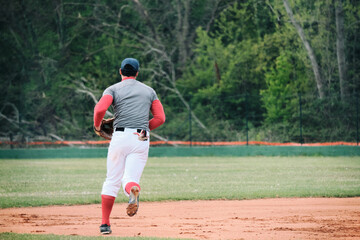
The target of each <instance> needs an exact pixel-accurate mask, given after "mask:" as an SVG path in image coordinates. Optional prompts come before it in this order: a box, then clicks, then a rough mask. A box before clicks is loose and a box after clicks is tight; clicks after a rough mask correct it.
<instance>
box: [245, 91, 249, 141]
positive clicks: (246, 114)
mask: <svg viewBox="0 0 360 240" xmlns="http://www.w3.org/2000/svg"><path fill="white" fill-rule="evenodd" d="M247 106H248V95H247V93H246V94H245V122H246V145H247V146H248V145H249V126H248V109H247Z"/></svg>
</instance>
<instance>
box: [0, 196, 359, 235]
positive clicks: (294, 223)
mask: <svg viewBox="0 0 360 240" xmlns="http://www.w3.org/2000/svg"><path fill="white" fill-rule="evenodd" d="M125 208H126V204H125V203H121V204H115V206H114V209H113V213H112V217H111V225H112V230H113V234H112V236H121V237H125V236H127V237H131V236H153V237H171V238H190V239H360V198H277V199H258V200H241V201H225V200H223V201H222V200H216V201H178V202H141V203H140V209H139V212H138V214H137V215H136V216H134V217H132V218H130V217H128V216H126V213H125ZM100 221H101V206H100V205H81V206H50V207H33V208H9V209H1V210H0V232H15V233H33V234H59V235H84V236H98V235H99V225H100Z"/></svg>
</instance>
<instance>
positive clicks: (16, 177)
mask: <svg viewBox="0 0 360 240" xmlns="http://www.w3.org/2000/svg"><path fill="white" fill-rule="evenodd" d="M105 162H106V160H105V159H41V160H36V159H31V160H29V159H22V160H0V207H1V208H8V207H23V206H42V205H53V204H89V203H100V191H101V187H102V183H103V181H104V179H105V173H106V169H105ZM141 185H142V194H141V200H142V201H161V200H190V199H252V198H271V197H314V196H320V197H352V196H360V157H226V158H225V157H221V158H220V157H171V158H149V160H148V163H147V166H146V168H145V171H144V173H143V177H142V179H141ZM125 201H127V199H126V198H125V196H123V194H122V192H120V194H119V197H118V198H117V202H125Z"/></svg>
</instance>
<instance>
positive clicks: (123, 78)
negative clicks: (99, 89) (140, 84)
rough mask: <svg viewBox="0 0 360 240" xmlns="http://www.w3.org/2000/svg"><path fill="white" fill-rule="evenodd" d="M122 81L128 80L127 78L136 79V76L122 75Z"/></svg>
mask: <svg viewBox="0 0 360 240" xmlns="http://www.w3.org/2000/svg"><path fill="white" fill-rule="evenodd" d="M121 78H122V79H121V81H124V80H127V79H136V77H127V76H121Z"/></svg>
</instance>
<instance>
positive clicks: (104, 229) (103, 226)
mask: <svg viewBox="0 0 360 240" xmlns="http://www.w3.org/2000/svg"><path fill="white" fill-rule="evenodd" d="M100 233H101V234H110V233H111V228H110V226H109V225H107V224H101V226H100Z"/></svg>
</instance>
